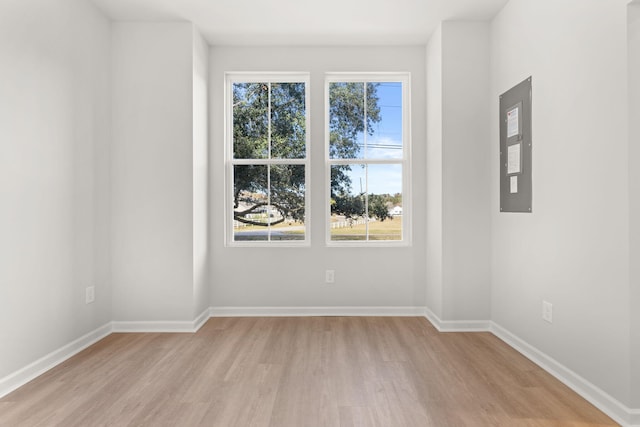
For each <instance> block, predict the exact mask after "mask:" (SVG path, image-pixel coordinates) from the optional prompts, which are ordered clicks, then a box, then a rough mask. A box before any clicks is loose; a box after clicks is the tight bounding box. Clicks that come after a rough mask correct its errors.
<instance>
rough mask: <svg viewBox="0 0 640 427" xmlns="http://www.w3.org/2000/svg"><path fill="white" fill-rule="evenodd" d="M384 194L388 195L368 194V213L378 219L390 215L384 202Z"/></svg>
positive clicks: (381, 219)
mask: <svg viewBox="0 0 640 427" xmlns="http://www.w3.org/2000/svg"><path fill="white" fill-rule="evenodd" d="M385 196H387V197H388V195H384V196H382V195H377V194H370V195H369V215H373V216H375V217H376V218H377V219H378V220H380V221H384V220H385V219H387V218H391V215H389V209H388V208H387V204H386V203H385V199H386V197H385Z"/></svg>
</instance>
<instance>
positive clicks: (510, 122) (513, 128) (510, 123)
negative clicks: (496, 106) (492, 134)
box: [507, 107, 520, 138]
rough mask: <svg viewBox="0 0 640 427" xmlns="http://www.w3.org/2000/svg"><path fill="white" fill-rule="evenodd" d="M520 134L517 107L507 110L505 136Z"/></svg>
mask: <svg viewBox="0 0 640 427" xmlns="http://www.w3.org/2000/svg"><path fill="white" fill-rule="evenodd" d="M519 134H520V125H519V122H518V107H515V108H512V109H511V110H509V111H507V138H511V137H512V136H516V135H519Z"/></svg>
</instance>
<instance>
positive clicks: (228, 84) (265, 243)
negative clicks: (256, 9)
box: [224, 72, 311, 248]
mask: <svg viewBox="0 0 640 427" xmlns="http://www.w3.org/2000/svg"><path fill="white" fill-rule="evenodd" d="M235 83H304V85H305V157H304V158H291V159H272V158H266V159H234V157H233V152H234V150H233V85H234V84H235ZM310 97H311V76H310V73H304V72H225V91H224V115H225V118H224V123H225V125H224V126H225V127H224V143H225V146H224V148H225V185H224V187H225V193H226V194H225V203H224V205H225V206H224V210H225V212H224V228H225V230H224V236H225V246H227V247H269V248H273V247H301V246H310V245H311V227H310V224H311V206H310V200H311V197H310V192H311V180H310V178H311V161H310V159H311V156H310V154H311V101H310ZM270 117H271V114H269V121H270V120H271V119H270ZM237 165H267V166H274V165H303V166H304V168H305V195H304V198H305V201H304V209H305V215H304V218H305V221H304V239H303V240H249V241H242V240H240V241H237V240H235V239H234V227H233V222H234V218H233V214H232V211H233V193H234V191H233V186H234V178H233V170H234V166H237Z"/></svg>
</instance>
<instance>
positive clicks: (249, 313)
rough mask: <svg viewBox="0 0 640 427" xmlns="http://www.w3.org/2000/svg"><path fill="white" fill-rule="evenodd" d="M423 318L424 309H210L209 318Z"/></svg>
mask: <svg viewBox="0 0 640 427" xmlns="http://www.w3.org/2000/svg"><path fill="white" fill-rule="evenodd" d="M288 316H292V317H296V316H301V317H302V316H404V317H406V316H424V307H211V317H288Z"/></svg>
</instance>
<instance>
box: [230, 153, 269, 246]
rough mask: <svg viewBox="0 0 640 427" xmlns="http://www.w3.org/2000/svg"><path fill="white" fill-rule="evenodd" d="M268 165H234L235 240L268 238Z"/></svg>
mask: <svg viewBox="0 0 640 427" xmlns="http://www.w3.org/2000/svg"><path fill="white" fill-rule="evenodd" d="M268 203H269V198H268V178H267V166H264V165H235V166H234V167H233V219H234V221H233V240H235V241H239V240H268V238H269V229H268V226H269V223H270V216H269V213H270V209H269V206H268Z"/></svg>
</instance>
